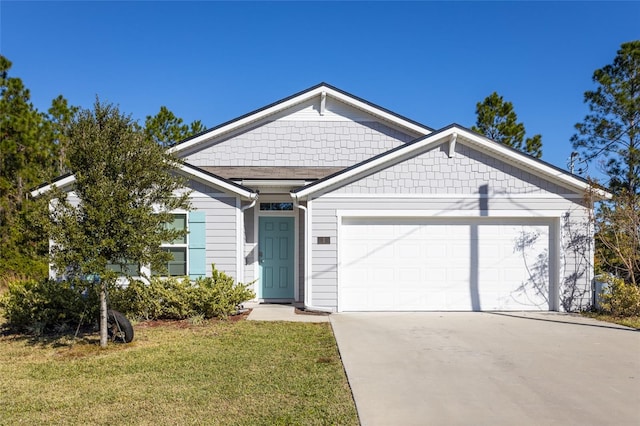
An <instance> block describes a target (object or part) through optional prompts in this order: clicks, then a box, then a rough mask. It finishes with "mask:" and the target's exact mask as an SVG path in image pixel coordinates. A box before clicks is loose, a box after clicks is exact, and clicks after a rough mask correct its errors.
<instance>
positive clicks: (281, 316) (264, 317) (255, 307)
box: [244, 302, 329, 322]
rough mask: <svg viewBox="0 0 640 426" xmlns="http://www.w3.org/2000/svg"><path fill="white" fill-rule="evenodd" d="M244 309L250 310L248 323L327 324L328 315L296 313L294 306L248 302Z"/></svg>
mask: <svg viewBox="0 0 640 426" xmlns="http://www.w3.org/2000/svg"><path fill="white" fill-rule="evenodd" d="M244 307H245V308H248V309H252V311H251V313H250V314H249V316H248V317H247V319H248V320H250V321H290V322H329V315H322V314H313V313H296V308H295V306H294V305H279V304H266V303H263V304H261V303H254V302H249V303H245V304H244Z"/></svg>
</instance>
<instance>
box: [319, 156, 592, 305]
mask: <svg viewBox="0 0 640 426" xmlns="http://www.w3.org/2000/svg"><path fill="white" fill-rule="evenodd" d="M311 205H312V212H313V213H312V227H313V228H312V237H313V241H312V256H311V265H312V274H311V275H312V289H311V292H312V294H311V297H312V304H313V305H314V306H318V307H324V308H330V309H336V308H337V303H338V293H337V290H338V270H337V265H338V262H339V253H338V248H339V246H338V238H339V235H338V232H339V220H340V218H338V217H337V214H338V212H341V213H344V214H347V213H346V212H347V211H349V210H351V211H355V210H359V211H371V212H376V211H381V210H385V211H387V212H391V213H390V214H392V215H393V214H395V213H393V212H395V211H397V212H398V215H399V216H400V215H404V216H406V215H411V212H415V215H416V216H424V217H429V216H432V217H451V216H467V217H481V216H489V215H490V216H504V217H509V216H515V215H519V216H520V217H522V216H525V217H526V216H527V215H530V216H531V217H549V218H554V219H555V223H557V226H554V227H553V233H554V234H555V235H554V237H552V238H553V240H554V241H552V243H551V244H550V245H551V248H552V250H551V252H550V253H551V254H552V256H554V258H553V259H550V267H551V269H555V270H557V271H559V276H558V277H557V281H558V282H557V283H556V286H557V293H558V295H557V302H556V303H555V304H554V305H556V306H555V307H556V308H557V309H559V310H566V311H570V310H575V309H578V308H580V307H585V306H587V305H588V304H589V303H590V300H591V299H590V297H591V280H592V278H593V277H592V267H593V251H592V242H593V239H592V231H591V230H590V228H589V226H588V214H589V209H588V208H587V206H586V204H585V202H584V201H583V200H582V198H581V197H580V195H578V194H575V193H573V194H572V193H571V191H569V190H567V189H564V188H561V187H559V186H557V185H555V184H553V183H550V182H546V181H544V180H542V179H541V178H539V177H537V176H534V175H532V174H529V173H527V172H524V171H522V170H519V169H516V168H514V167H513V166H511V165H509V164H506V163H503V162H501V161H499V160H496V159H494V158H491V157H488V156H486V155H483V154H480V153H478V152H476V151H473V150H471V149H469V148H468V147H465V146H460V145H458V147H457V154H456V156H454V157H453V158H448V156H447V155H446V152H444V151H443V150H441V149H440V148H436V149H434V150H431V151H429V152H427V153H424V154H422V155H420V156H418V157H416V158H414V159H410V160H407V161H405V162H403V163H400V164H398V165H396V166H392V167H389V168H387V169H385V170H381V171H378V172H376V173H374V174H372V175H370V176H368V177H366V178H363V179H361V180H359V181H357V182H354V183H351V184H348V185H345V186H343V187H341V188H338V189H335V190H334V191H333V192H330V193H326V194H324V195H322V196H320V197H319V198H316V199H314V200H313V201H312V202H311ZM318 237H330V241H331V243H330V244H328V245H318V244H317V238H318ZM552 280H553V277H552ZM552 306H553V305H552Z"/></svg>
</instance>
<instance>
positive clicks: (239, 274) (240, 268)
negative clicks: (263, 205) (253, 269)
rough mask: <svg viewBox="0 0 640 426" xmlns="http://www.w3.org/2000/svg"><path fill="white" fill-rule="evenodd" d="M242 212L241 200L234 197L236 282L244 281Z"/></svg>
mask: <svg viewBox="0 0 640 426" xmlns="http://www.w3.org/2000/svg"><path fill="white" fill-rule="evenodd" d="M243 239H244V212H243V211H242V201H241V200H240V197H236V282H239V283H244V262H243V261H242V259H244V241H243Z"/></svg>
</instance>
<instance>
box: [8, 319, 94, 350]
mask: <svg viewBox="0 0 640 426" xmlns="http://www.w3.org/2000/svg"><path fill="white" fill-rule="evenodd" d="M0 338H3V339H8V340H11V341H14V342H24V343H26V344H28V345H31V346H40V347H50V348H54V349H57V348H68V347H71V346H73V345H76V344H79V343H80V344H95V345H99V343H100V336H99V334H98V332H97V331H96V330H95V327H92V326H87V327H82V328H80V330H79V331H78V333H77V335H76V331H75V330H68V331H64V332H59V333H43V334H34V333H28V332H24V331H20V330H16V329H14V328H11V327H9V326H7V325H6V324H3V325H2V326H0Z"/></svg>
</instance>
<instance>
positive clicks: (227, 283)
mask: <svg viewBox="0 0 640 426" xmlns="http://www.w3.org/2000/svg"><path fill="white" fill-rule="evenodd" d="M211 269H212V273H211V276H210V277H206V278H198V279H197V280H196V282H195V288H196V292H195V294H196V301H195V303H196V305H197V307H198V311H199V313H202V314H203V315H204V316H205V318H211V317H220V318H226V317H227V316H229V315H230V314H231V313H233V312H234V311H235V310H236V309H237V307H238V305H239V304H241V303H242V302H246V301H247V300H249V299H253V298H254V297H255V293H254V292H253V290H251V289H249V286H250V285H251V284H252V283H249V284H242V283H238V284H235V283H234V281H233V278H231V277H230V276H228V275H227V274H225V273H224V272H221V271H218V270H217V269H216V268H215V265H211Z"/></svg>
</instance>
